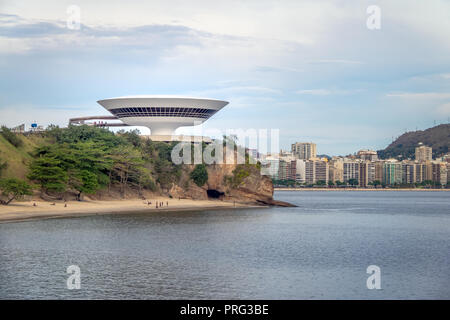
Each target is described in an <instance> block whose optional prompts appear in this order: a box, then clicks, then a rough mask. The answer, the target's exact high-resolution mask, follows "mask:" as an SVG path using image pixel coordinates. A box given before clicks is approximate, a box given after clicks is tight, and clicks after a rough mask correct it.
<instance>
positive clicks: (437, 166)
mask: <svg viewBox="0 0 450 320" xmlns="http://www.w3.org/2000/svg"><path fill="white" fill-rule="evenodd" d="M431 165H432V180H433V182H436V183H438V184H441V185H446V184H447V164H446V163H445V162H436V163H432V164H431Z"/></svg>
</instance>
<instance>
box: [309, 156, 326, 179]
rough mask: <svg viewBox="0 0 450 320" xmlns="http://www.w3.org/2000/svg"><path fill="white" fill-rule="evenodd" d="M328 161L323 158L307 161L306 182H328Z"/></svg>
mask: <svg viewBox="0 0 450 320" xmlns="http://www.w3.org/2000/svg"><path fill="white" fill-rule="evenodd" d="M328 170H329V168H328V162H327V161H322V160H310V161H306V162H305V182H306V183H307V184H314V183H316V182H318V181H323V182H325V183H326V184H328V174H329V172H328Z"/></svg>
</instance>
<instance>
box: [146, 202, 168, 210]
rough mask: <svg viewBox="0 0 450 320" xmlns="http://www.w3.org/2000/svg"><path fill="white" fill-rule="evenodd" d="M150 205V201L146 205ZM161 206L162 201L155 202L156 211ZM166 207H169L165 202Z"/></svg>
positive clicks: (162, 204)
mask: <svg viewBox="0 0 450 320" xmlns="http://www.w3.org/2000/svg"><path fill="white" fill-rule="evenodd" d="M151 204H152V202H151V201H147V205H149V206H150V205H151ZM162 206H164V201H157V202H155V208H156V209H158V208H160V207H162ZM168 206H169V201H166V207H168Z"/></svg>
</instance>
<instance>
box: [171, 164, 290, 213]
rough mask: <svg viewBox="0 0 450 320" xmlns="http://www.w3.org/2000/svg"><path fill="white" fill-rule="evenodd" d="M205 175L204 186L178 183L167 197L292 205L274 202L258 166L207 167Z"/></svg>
mask: <svg viewBox="0 0 450 320" xmlns="http://www.w3.org/2000/svg"><path fill="white" fill-rule="evenodd" d="M193 167H194V166H191V168H190V169H191V170H192V169H193ZM207 172H208V180H207V182H206V183H205V184H204V185H203V186H201V187H199V186H197V185H196V184H195V183H194V182H193V181H192V180H187V181H186V180H185V181H184V182H182V183H181V184H174V185H173V186H172V188H171V189H170V191H169V195H170V196H172V197H174V198H190V199H202V200H204V199H208V198H218V199H221V200H223V201H236V202H239V203H248V204H254V205H277V206H292V205H291V204H289V203H286V202H282V201H276V200H274V199H273V184H272V180H271V179H270V178H269V177H267V176H263V175H261V174H260V168H259V167H258V166H257V165H248V164H241V165H230V164H221V165H209V166H207Z"/></svg>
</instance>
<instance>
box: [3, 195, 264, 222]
mask: <svg viewBox="0 0 450 320" xmlns="http://www.w3.org/2000/svg"><path fill="white" fill-rule="evenodd" d="M148 201H151V204H150V205H149V204H148V203H147V200H139V199H135V200H112V201H94V200H88V201H68V202H66V204H67V207H65V206H64V205H65V203H64V202H56V203H55V204H54V205H52V202H48V201H23V202H13V203H11V204H9V205H7V206H3V205H0V223H5V222H18V221H25V220H35V219H51V218H67V217H82V216H89V215H102V214H120V213H132V212H139V213H142V214H146V213H149V214H151V213H153V212H155V211H189V210H211V209H227V208H251V207H260V206H252V205H247V204H242V203H235V204H234V203H233V202H225V201H220V200H191V199H180V200H178V199H171V198H163V197H158V198H154V199H151V200H148ZM157 202H158V203H159V202H163V203H164V204H163V206H158V208H156V203H157ZM167 202H168V205H167ZM34 203H36V206H33V204H34Z"/></svg>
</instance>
